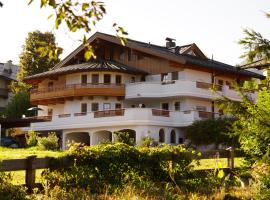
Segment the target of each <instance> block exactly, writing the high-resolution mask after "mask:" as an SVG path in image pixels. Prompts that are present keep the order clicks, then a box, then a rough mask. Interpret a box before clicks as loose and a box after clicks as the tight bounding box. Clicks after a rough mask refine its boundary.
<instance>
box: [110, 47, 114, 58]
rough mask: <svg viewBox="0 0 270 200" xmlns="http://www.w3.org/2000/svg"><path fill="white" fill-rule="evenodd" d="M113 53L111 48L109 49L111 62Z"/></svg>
mask: <svg viewBox="0 0 270 200" xmlns="http://www.w3.org/2000/svg"><path fill="white" fill-rule="evenodd" d="M113 53H114V50H113V48H111V49H110V60H113Z"/></svg>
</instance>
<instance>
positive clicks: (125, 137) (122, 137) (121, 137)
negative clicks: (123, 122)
mask: <svg viewBox="0 0 270 200" xmlns="http://www.w3.org/2000/svg"><path fill="white" fill-rule="evenodd" d="M113 137H114V141H115V142H116V143H117V142H122V143H124V144H128V145H132V146H134V145H135V140H134V138H132V137H131V136H130V135H129V133H128V132H120V131H116V132H114V133H113Z"/></svg>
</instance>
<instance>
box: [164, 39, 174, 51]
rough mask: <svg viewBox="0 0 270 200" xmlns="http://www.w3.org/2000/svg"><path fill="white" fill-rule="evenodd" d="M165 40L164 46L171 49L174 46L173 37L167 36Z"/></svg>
mask: <svg viewBox="0 0 270 200" xmlns="http://www.w3.org/2000/svg"><path fill="white" fill-rule="evenodd" d="M165 40H166V48H168V49H171V48H174V47H175V39H173V38H169V37H167V38H166V39H165Z"/></svg>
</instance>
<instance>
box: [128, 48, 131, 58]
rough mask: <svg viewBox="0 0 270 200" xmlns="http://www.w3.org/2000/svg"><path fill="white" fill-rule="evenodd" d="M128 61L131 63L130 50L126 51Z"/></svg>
mask: <svg viewBox="0 0 270 200" xmlns="http://www.w3.org/2000/svg"><path fill="white" fill-rule="evenodd" d="M128 61H131V49H128Z"/></svg>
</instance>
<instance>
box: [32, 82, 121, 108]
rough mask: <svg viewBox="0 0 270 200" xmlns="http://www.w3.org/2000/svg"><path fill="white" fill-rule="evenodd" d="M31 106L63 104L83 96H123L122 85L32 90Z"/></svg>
mask: <svg viewBox="0 0 270 200" xmlns="http://www.w3.org/2000/svg"><path fill="white" fill-rule="evenodd" d="M30 94H31V95H30V100H31V103H32V104H40V105H47V104H51V103H64V101H65V99H72V98H74V97H85V96H117V97H123V96H125V86H124V84H103V83H100V84H91V83H87V84H72V85H63V86H56V87H48V88H38V89H32V90H31V93H30Z"/></svg>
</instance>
